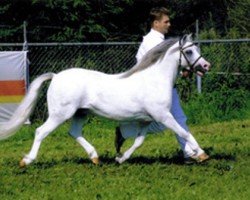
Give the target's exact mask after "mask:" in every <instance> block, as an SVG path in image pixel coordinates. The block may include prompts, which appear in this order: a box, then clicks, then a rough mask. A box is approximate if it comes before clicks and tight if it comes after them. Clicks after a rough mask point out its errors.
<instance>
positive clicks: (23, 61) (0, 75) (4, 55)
mask: <svg viewBox="0 0 250 200" xmlns="http://www.w3.org/2000/svg"><path fill="white" fill-rule="evenodd" d="M26 78H27V51H5V52H0V123H3V122H5V121H8V120H9V119H10V117H11V116H12V114H13V113H14V111H15V110H16V108H17V106H18V104H19V103H20V102H21V100H22V99H23V97H24V95H25V93H26V88H27V87H26V83H27V81H26Z"/></svg>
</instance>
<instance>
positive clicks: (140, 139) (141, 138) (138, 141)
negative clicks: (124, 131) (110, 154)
mask: <svg viewBox="0 0 250 200" xmlns="http://www.w3.org/2000/svg"><path fill="white" fill-rule="evenodd" d="M144 139H145V134H144V135H139V136H137V137H136V138H135V142H134V144H133V145H132V146H131V147H130V148H129V149H128V150H127V151H125V153H124V154H123V155H122V156H121V157H116V158H115V160H116V161H117V162H118V163H120V164H122V163H123V162H124V161H125V160H127V159H129V158H130V156H131V155H132V153H133V152H134V151H135V150H136V149H137V148H138V147H140V146H141V145H142V143H143V141H144Z"/></svg>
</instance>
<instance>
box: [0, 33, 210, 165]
mask: <svg viewBox="0 0 250 200" xmlns="http://www.w3.org/2000/svg"><path fill="white" fill-rule="evenodd" d="M180 66H181V67H185V68H188V69H189V70H191V71H195V72H197V73H198V74H200V75H203V73H205V72H206V71H208V70H209V67H210V63H208V62H207V61H206V60H205V59H204V58H202V57H201V55H200V54H199V50H198V48H197V47H196V46H195V45H194V44H193V42H192V39H191V36H184V37H183V38H182V39H180V40H179V39H178V38H172V39H168V40H166V41H164V42H162V43H161V44H159V45H158V46H156V47H155V48H153V49H152V50H151V51H149V52H148V53H147V54H146V55H145V56H144V58H143V59H142V61H141V62H140V63H138V64H137V65H135V66H134V67H133V68H131V69H130V70H128V71H127V72H124V73H122V74H118V75H108V74H105V73H101V72H98V71H93V70H85V69H80V68H73V69H68V70H65V71H62V72H60V73H58V74H54V73H46V74H43V75H41V76H39V77H38V78H36V79H35V80H34V81H33V82H32V83H31V85H30V88H29V91H28V93H27V95H26V96H25V98H24V100H23V101H22V103H21V104H20V106H19V107H18V109H17V110H16V112H15V114H14V115H13V117H12V118H11V119H10V121H8V122H7V123H6V124H4V125H2V126H0V139H4V138H7V137H9V136H11V135H13V134H14V132H15V131H17V130H18V129H19V128H20V126H21V125H22V124H23V123H24V122H25V121H26V119H27V118H28V117H29V116H30V114H31V112H32V110H33V108H34V106H35V102H36V99H37V97H38V92H39V89H40V87H41V85H42V83H43V82H44V81H46V80H50V79H52V81H51V83H50V86H49V88H48V92H47V102H48V111H49V117H48V119H47V120H46V122H45V123H44V124H43V125H42V126H40V127H39V128H37V129H36V132H35V139H34V143H33V146H32V148H31V150H30V152H29V153H28V154H27V155H26V156H25V157H24V158H23V159H22V160H21V162H20V166H21V167H24V166H26V165H28V164H30V163H31V162H32V161H34V160H35V159H36V157H37V154H38V150H39V147H40V145H41V142H42V141H43V139H44V138H45V137H46V136H47V135H48V134H49V133H51V132H52V131H53V130H54V129H55V128H57V127H58V126H59V125H60V124H62V123H63V122H65V121H66V120H67V119H70V118H71V117H73V121H72V127H71V130H70V135H71V136H72V137H74V138H75V139H76V141H77V142H79V143H80V145H81V146H82V147H83V148H84V149H85V150H86V152H87V154H88V156H89V157H90V159H91V160H92V162H93V163H95V164H98V162H99V159H98V154H97V152H96V150H95V148H94V147H93V146H92V145H91V144H90V143H89V142H88V141H86V139H85V138H84V137H83V136H82V126H83V124H84V119H86V115H87V114H88V113H89V112H92V113H95V114H97V115H100V116H103V117H107V118H110V119H115V120H119V121H130V120H137V121H138V122H139V123H144V124H145V123H146V122H150V121H153V120H154V121H157V122H160V123H162V124H164V125H165V126H166V127H168V128H170V129H172V130H173V131H174V132H175V133H177V134H178V135H180V136H181V137H183V138H184V139H185V140H186V141H187V143H188V144H189V145H190V147H191V148H192V149H193V150H194V151H195V150H197V149H198V148H199V146H198V144H197V143H196V142H195V141H194V140H193V138H192V137H190V134H189V133H188V132H186V131H185V130H184V129H183V128H182V127H181V126H180V125H179V124H178V123H177V122H176V120H175V119H174V118H173V116H172V114H171V113H170V108H171V101H172V89H173V86H174V83H175V79H176V77H177V73H178V72H179V70H180V68H181V67H180ZM196 69H199V71H197V70H196ZM79 110H82V111H83V112H82V113H83V114H82V115H79V114H78V113H79V112H77V111H79ZM145 134H146V133H144V132H143V131H142V133H141V134H140V135H138V136H137V137H136V139H135V142H134V144H133V145H132V146H131V147H130V148H129V149H128V150H127V151H126V152H125V153H124V154H123V155H122V156H121V157H116V161H117V162H119V163H122V162H124V161H125V160H127V159H128V158H129V157H130V156H131V154H132V153H133V152H134V151H135V149H136V148H138V147H139V146H140V145H141V144H142V143H143V141H144V138H145Z"/></svg>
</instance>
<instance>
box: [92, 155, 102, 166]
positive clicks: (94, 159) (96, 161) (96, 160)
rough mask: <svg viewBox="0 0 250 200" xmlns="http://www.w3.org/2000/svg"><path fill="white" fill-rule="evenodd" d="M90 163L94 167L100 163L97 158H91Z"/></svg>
mask: <svg viewBox="0 0 250 200" xmlns="http://www.w3.org/2000/svg"><path fill="white" fill-rule="evenodd" d="M91 160H92V163H94V164H95V165H99V163H100V161H99V158H98V157H97V158H92V159H91Z"/></svg>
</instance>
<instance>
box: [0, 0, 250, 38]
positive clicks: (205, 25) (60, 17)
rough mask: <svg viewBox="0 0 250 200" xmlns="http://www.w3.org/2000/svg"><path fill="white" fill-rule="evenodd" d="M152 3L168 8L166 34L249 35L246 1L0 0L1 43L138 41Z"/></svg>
mask: <svg viewBox="0 0 250 200" xmlns="http://www.w3.org/2000/svg"><path fill="white" fill-rule="evenodd" d="M154 6H165V7H167V8H168V9H169V10H170V13H171V21H172V28H171V32H170V34H171V35H180V34H183V33H186V32H195V21H196V20H197V19H198V20H199V26H200V30H201V32H205V33H207V34H203V36H205V37H211V34H210V33H211V30H213V32H214V33H216V37H228V36H230V37H249V23H248V19H249V17H250V16H249V12H248V11H249V8H250V1H249V0H170V1H169V0H149V1H143V0H120V1H112V0H91V1H90V0H89V1H84V0H57V1H54V0H46V1H45V0H44V1H42V0H11V1H9V0H1V2H0V19H1V20H0V28H1V29H0V37H1V42H22V41H23V34H22V32H23V30H22V29H23V26H22V25H23V22H24V21H27V23H28V27H27V29H28V41H30V42H51V41H58V42H65V41H67V42H69V41H71V42H83V41H90V42H91V41H140V40H141V36H142V35H143V34H145V32H146V31H147V30H148V27H147V16H148V12H149V10H150V9H151V8H152V7H154Z"/></svg>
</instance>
